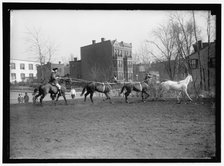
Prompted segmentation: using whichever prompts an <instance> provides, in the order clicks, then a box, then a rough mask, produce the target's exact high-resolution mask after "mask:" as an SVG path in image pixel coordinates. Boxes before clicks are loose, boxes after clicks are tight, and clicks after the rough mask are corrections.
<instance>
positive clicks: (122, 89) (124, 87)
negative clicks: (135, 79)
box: [120, 85, 126, 94]
mask: <svg viewBox="0 0 224 166" xmlns="http://www.w3.org/2000/svg"><path fill="white" fill-rule="evenodd" d="M124 89H126V86H125V85H124V86H123V87H122V88H121V92H120V94H121V93H123V91H124Z"/></svg>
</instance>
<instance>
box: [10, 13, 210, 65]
mask: <svg viewBox="0 0 224 166" xmlns="http://www.w3.org/2000/svg"><path fill="white" fill-rule="evenodd" d="M183 12H184V11H183ZM169 13H170V11H150V10H145V11H144V10H129V11H125V10H121V11H119V10H116V11H106V10H105V11H97V10H92V11H88V10H51V11H50V10H14V11H11V30H10V32H11V58H16V59H23V60H30V59H34V55H32V54H31V53H30V52H28V51H27V49H28V45H29V44H28V43H27V40H26V39H27V33H26V32H27V29H29V30H31V31H33V30H34V29H39V30H40V32H41V35H42V38H43V39H45V40H50V41H52V42H53V43H54V44H57V45H58V47H57V52H56V54H55V57H54V58H53V61H54V62H58V61H62V62H67V61H68V60H70V59H71V54H73V55H74V56H75V57H78V59H79V58H80V47H82V46H85V45H89V44H91V42H92V40H96V42H100V40H101V38H102V37H103V38H105V39H106V40H114V39H117V41H119V42H120V41H124V42H127V43H132V47H133V48H132V51H133V52H137V51H138V50H139V48H140V47H141V45H142V43H143V42H144V41H145V40H146V39H150V38H152V31H153V30H155V29H156V27H158V26H159V25H160V24H165V23H167V21H168V17H169ZM203 16H204V17H206V16H207V12H205V11H200V12H198V14H197V17H196V19H197V18H198V19H197V22H198V24H199V25H200V26H202V28H205V26H203V24H204V20H205V18H203ZM199 18H201V19H199ZM202 18H203V19H202ZM204 30H206V29H204Z"/></svg>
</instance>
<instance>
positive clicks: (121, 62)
mask: <svg viewBox="0 0 224 166" xmlns="http://www.w3.org/2000/svg"><path fill="white" fill-rule="evenodd" d="M113 64H114V67H115V68H116V67H120V68H122V67H123V61H122V60H115V61H113ZM127 66H128V68H132V67H133V66H132V62H130V61H128V64H127Z"/></svg>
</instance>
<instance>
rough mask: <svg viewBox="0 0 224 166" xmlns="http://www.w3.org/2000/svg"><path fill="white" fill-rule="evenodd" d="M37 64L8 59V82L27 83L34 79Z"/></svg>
mask: <svg viewBox="0 0 224 166" xmlns="http://www.w3.org/2000/svg"><path fill="white" fill-rule="evenodd" d="M39 64H40V63H39V62H36V61H27V60H19V59H10V82H11V83H15V82H28V81H32V80H33V79H36V77H37V66H38V65H39Z"/></svg>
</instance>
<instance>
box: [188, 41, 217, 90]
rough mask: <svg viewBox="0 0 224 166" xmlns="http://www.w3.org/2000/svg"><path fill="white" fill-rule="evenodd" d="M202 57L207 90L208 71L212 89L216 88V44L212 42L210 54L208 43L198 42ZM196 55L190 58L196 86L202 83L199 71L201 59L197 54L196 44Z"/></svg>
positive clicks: (195, 46) (193, 54)
mask: <svg viewBox="0 0 224 166" xmlns="http://www.w3.org/2000/svg"><path fill="white" fill-rule="evenodd" d="M198 42H199V43H198V44H199V49H200V56H201V65H202V68H203V73H204V76H205V89H208V70H209V73H210V74H209V84H210V87H215V80H216V79H215V77H216V73H215V61H216V60H215V59H216V51H215V50H216V43H215V42H212V43H211V44H210V49H209V53H208V43H202V42H201V41H198ZM193 47H194V53H192V54H191V55H190V56H189V58H190V65H191V69H192V74H193V78H195V80H196V84H199V83H200V70H199V59H198V53H197V45H196V44H194V45H193Z"/></svg>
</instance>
